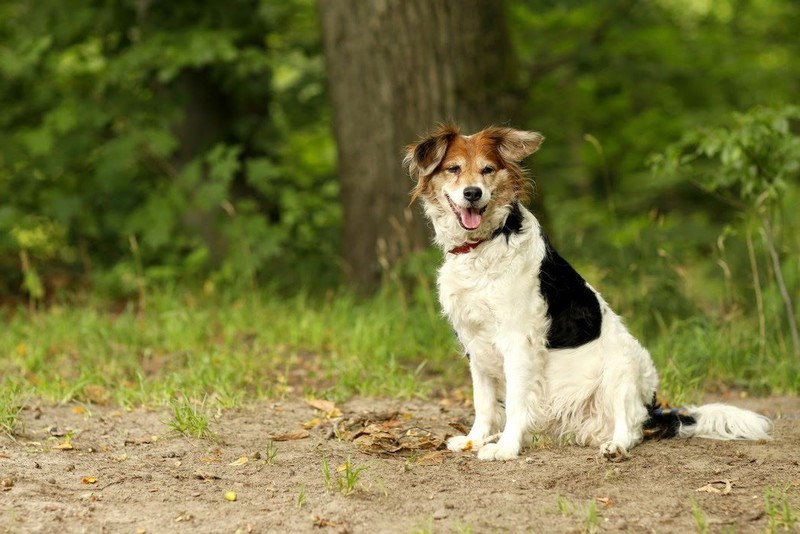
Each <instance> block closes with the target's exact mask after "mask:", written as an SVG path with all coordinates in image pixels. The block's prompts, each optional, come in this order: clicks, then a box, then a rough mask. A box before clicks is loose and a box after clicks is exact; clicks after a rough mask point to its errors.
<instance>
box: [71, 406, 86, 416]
mask: <svg viewBox="0 0 800 534" xmlns="http://www.w3.org/2000/svg"><path fill="white" fill-rule="evenodd" d="M72 413H76V414H78V415H82V414H84V413H86V408H84V407H83V406H73V407H72Z"/></svg>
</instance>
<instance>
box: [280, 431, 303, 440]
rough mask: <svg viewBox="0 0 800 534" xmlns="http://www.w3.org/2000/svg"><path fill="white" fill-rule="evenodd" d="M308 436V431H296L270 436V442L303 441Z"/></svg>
mask: <svg viewBox="0 0 800 534" xmlns="http://www.w3.org/2000/svg"><path fill="white" fill-rule="evenodd" d="M308 436H309V433H308V430H296V431H294V432H287V433H285V434H279V435H277V436H272V441H294V440H298V439H305V438H307V437H308Z"/></svg>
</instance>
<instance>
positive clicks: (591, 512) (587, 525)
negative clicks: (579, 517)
mask: <svg viewBox="0 0 800 534" xmlns="http://www.w3.org/2000/svg"><path fill="white" fill-rule="evenodd" d="M583 526H584V532H588V533H589V534H594V533H595V532H597V530H598V529H599V528H600V516H599V515H597V503H596V502H595V501H594V499H592V500H591V501H589V508H588V510H586V519H584V520H583Z"/></svg>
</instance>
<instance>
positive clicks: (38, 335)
mask: <svg viewBox="0 0 800 534" xmlns="http://www.w3.org/2000/svg"><path fill="white" fill-rule="evenodd" d="M438 261H439V257H438V254H433V255H429V256H424V257H423V258H422V260H420V263H421V265H413V269H410V268H409V269H410V272H398V273H392V275H391V276H389V277H388V281H387V284H386V287H385V289H384V291H383V292H381V293H380V294H379V295H378V296H375V297H372V298H368V299H358V298H356V297H354V296H353V295H352V294H350V293H348V292H346V291H338V292H337V291H329V292H327V293H324V292H323V293H319V294H310V293H309V294H300V295H296V296H292V297H285V296H279V295H278V294H276V293H275V292H272V291H268V290H260V291H252V292H250V293H247V294H241V293H235V292H233V291H231V292H227V293H226V292H225V291H221V290H211V291H202V290H188V289H175V288H156V287H148V288H147V298H146V299H145V301H146V308H144V309H137V305H136V304H135V303H122V304H120V303H116V302H110V301H108V300H102V299H86V298H85V297H84V298H83V300H79V301H76V302H71V303H67V304H55V305H51V306H49V307H43V308H41V309H38V310H34V311H31V310H28V309H27V308H23V307H20V308H15V309H10V308H5V309H3V308H0V315H3V316H5V317H4V323H5V327H4V328H3V329H2V331H0V391H8V390H10V389H15V390H24V391H31V392H32V395H34V396H36V397H37V398H41V399H43V400H45V401H49V402H64V401H78V402H85V403H95V402H105V401H106V399H103V398H98V394H97V392H98V391H100V392H105V393H107V395H108V397H109V399H108V400H110V402H112V403H114V404H116V405H121V406H126V407H128V406H138V405H142V404H162V405H163V404H168V403H169V402H170V400H172V399H175V398H180V397H181V396H185V397H186V398H193V399H197V398H206V397H207V398H208V399H209V400H210V401H211V402H213V403H214V404H215V405H219V406H222V407H228V406H232V405H237V404H239V403H241V402H243V401H250V400H256V399H263V398H273V399H274V398H281V397H286V396H307V395H314V396H324V397H326V398H330V399H332V400H337V401H341V400H344V399H346V398H348V397H351V396H353V395H363V396H385V397H399V398H409V397H426V396H429V395H431V394H436V393H438V392H442V391H447V390H451V389H453V388H462V389H468V388H469V373H468V369H467V365H466V362H465V360H464V359H463V358H462V357H461V356H460V349H459V347H458V344H457V342H456V340H455V338H454V336H453V333H452V330H451V328H450V327H449V325H448V324H447V322H446V321H445V320H444V319H443V318H442V317H441V316H440V314H439V311H438V304H437V302H436V296H435V289H434V287H435V284H434V283H433V271H434V266H435V264H436V263H437V262H438ZM642 261H643V263H642V264H639V268H640V270H639V271H637V272H638V274H636V275H632V276H631V277H629V278H625V277H624V276H623V277H617V276H611V275H609V273H607V272H606V273H603V272H593V271H592V269H591V268H588V267H586V265H578V268H579V270H581V271H582V272H584V273H585V275H586V277H587V279H590V280H592V281H593V283H594V284H595V285H596V287H598V289H600V290H601V291H602V292H603V293H604V294H605V295H606V296H607V297H608V300H609V301H610V302H611V304H612V306H613V307H614V308H615V309H616V311H617V312H618V313H619V314H620V315H622V316H623V318H625V319H626V322H627V323H628V325H629V327H630V328H631V330H632V331H633V333H634V334H635V335H636V336H637V337H639V338H640V340H641V341H642V343H643V344H644V345H645V346H646V347H648V348H649V349H650V351H651V353H652V354H653V359H654V360H655V363H656V367H657V368H658V370H659V373H660V375H661V379H662V385H661V389H662V396H663V397H664V398H665V399H667V400H669V401H670V402H672V403H673V404H682V403H686V402H696V401H698V400H699V398H700V396H701V395H702V393H703V392H704V390H706V389H708V388H715V389H717V390H720V389H725V388H734V389H741V390H745V391H748V392H750V393H753V394H767V393H774V392H777V393H796V392H798V391H800V360H798V359H797V358H794V357H793V356H792V355H791V347H790V344H789V343H787V340H788V337H787V335H788V334H787V332H785V328H784V329H783V330H782V328H781V326H780V321H775V322H772V321H767V323H766V324H767V326H768V329H767V331H766V332H763V335H762V333H761V332H760V331H759V320H758V316H757V314H756V313H755V312H754V311H753V310H750V311H749V312H748V311H747V310H748V308H747V307H746V303H747V298H748V293H747V292H746V291H745V290H743V289H742V288H739V289H738V290H737V291H738V292H736V293H735V294H734V293H733V292H734V289H731V287H735V286H734V285H732V284H728V285H729V286H730V287H728V286H725V287H728V289H725V288H724V287H722V286H723V285H725V284H723V282H722V281H719V280H717V281H716V282H715V281H713V280H712V278H710V277H709V276H708V273H706V274H703V273H702V272H701V271H702V269H699V268H697V269H696V270H697V272H696V273H694V274H692V276H693V277H694V276H696V277H697V280H698V281H697V282H695V283H694V285H693V288H685V287H683V288H679V287H678V286H680V283H679V280H678V278H679V277H678V275H677V274H675V273H674V272H673V271H671V270H670V269H669V268H668V266H664V265H661V264H653V265H651V269H652V272H647V273H642V272H641V265H645V264H646V263H647V262H644V260H642ZM701 290H702V291H701ZM693 292H694V293H693ZM687 295H688V296H687ZM716 296H719V298H720V300H719V302H717V301H716V300H715V297H716ZM670 299H671V300H670ZM693 300H696V301H697V305H696V306H694V307H687V306H686V305H685V304H686V302H687V301H693ZM673 301H674V302H673ZM665 302H666V304H665ZM764 302H765V307H764V308H765V312H764V313H765V314H767V316H768V317H769V316H771V315H772V314H773V312H775V310H779V309H780V303H779V302H778V298H777V296H776V295H774V294H772V293H770V292H769V291H765V293H764ZM670 303H672V304H674V306H673V305H672V304H670ZM675 303H677V304H675ZM715 303H716V304H715ZM673 308H674V309H673ZM670 310H671V311H670ZM775 313H777V312H775Z"/></svg>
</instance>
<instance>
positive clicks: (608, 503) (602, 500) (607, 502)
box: [594, 497, 614, 508]
mask: <svg viewBox="0 0 800 534" xmlns="http://www.w3.org/2000/svg"><path fill="white" fill-rule="evenodd" d="M594 500H595V501H597V503H598V504H602V505H603V508H611V507H612V506H614V501H612V500H611V497H595V498H594Z"/></svg>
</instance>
